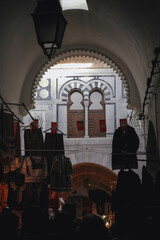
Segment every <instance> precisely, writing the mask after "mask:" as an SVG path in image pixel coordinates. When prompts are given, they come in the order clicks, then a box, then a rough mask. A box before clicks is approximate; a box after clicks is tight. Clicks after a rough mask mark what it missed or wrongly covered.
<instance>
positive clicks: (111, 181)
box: [62, 163, 117, 200]
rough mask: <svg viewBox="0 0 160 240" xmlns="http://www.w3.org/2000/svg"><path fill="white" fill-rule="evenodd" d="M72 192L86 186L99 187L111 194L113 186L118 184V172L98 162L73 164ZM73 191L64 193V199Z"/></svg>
mask: <svg viewBox="0 0 160 240" xmlns="http://www.w3.org/2000/svg"><path fill="white" fill-rule="evenodd" d="M73 169H74V172H73V175H72V192H74V191H76V190H77V189H78V188H80V187H82V186H84V187H86V188H88V189H89V188H98V189H101V190H103V191H105V192H107V193H108V194H109V195H110V194H111V190H112V188H114V187H115V186H116V182H117V174H115V173H114V172H113V171H111V170H110V169H108V168H107V167H104V166H102V165H99V164H96V163H79V164H75V165H73ZM70 194H71V192H69V193H68V192H67V193H63V194H62V195H63V198H64V200H66V199H67V197H69V196H70Z"/></svg>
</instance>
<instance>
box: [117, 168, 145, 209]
mask: <svg viewBox="0 0 160 240" xmlns="http://www.w3.org/2000/svg"><path fill="white" fill-rule="evenodd" d="M112 201H113V202H114V209H113V210H119V209H121V208H123V207H125V206H132V205H133V206H141V204H142V185H141V180H140V178H139V176H138V174H137V173H135V172H134V171H133V170H131V169H129V170H127V171H125V170H122V169H121V170H120V171H119V173H118V179H117V185H116V190H115V191H114V193H113V196H112Z"/></svg>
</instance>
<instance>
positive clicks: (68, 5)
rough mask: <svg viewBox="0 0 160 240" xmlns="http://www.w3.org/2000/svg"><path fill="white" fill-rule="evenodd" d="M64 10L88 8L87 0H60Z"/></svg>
mask: <svg viewBox="0 0 160 240" xmlns="http://www.w3.org/2000/svg"><path fill="white" fill-rule="evenodd" d="M60 4H61V6H62V10H69V9H70V10H71V9H82V10H88V5H87V2H86V0H60Z"/></svg>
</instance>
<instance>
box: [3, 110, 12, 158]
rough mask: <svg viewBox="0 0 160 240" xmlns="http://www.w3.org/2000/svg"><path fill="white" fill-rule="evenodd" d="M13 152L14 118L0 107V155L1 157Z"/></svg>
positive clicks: (10, 155)
mask: <svg viewBox="0 0 160 240" xmlns="http://www.w3.org/2000/svg"><path fill="white" fill-rule="evenodd" d="M14 154H15V138H14V118H13V114H11V113H7V112H5V111H4V110H3V108H1V112H0V155H1V157H3V158H6V157H13V156H14Z"/></svg>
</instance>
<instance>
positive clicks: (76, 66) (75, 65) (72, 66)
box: [51, 63, 93, 69]
mask: <svg viewBox="0 0 160 240" xmlns="http://www.w3.org/2000/svg"><path fill="white" fill-rule="evenodd" d="M92 65H93V63H59V64H57V65H55V66H53V67H51V68H53V69H79V68H82V69H83V68H91V67H92Z"/></svg>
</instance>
